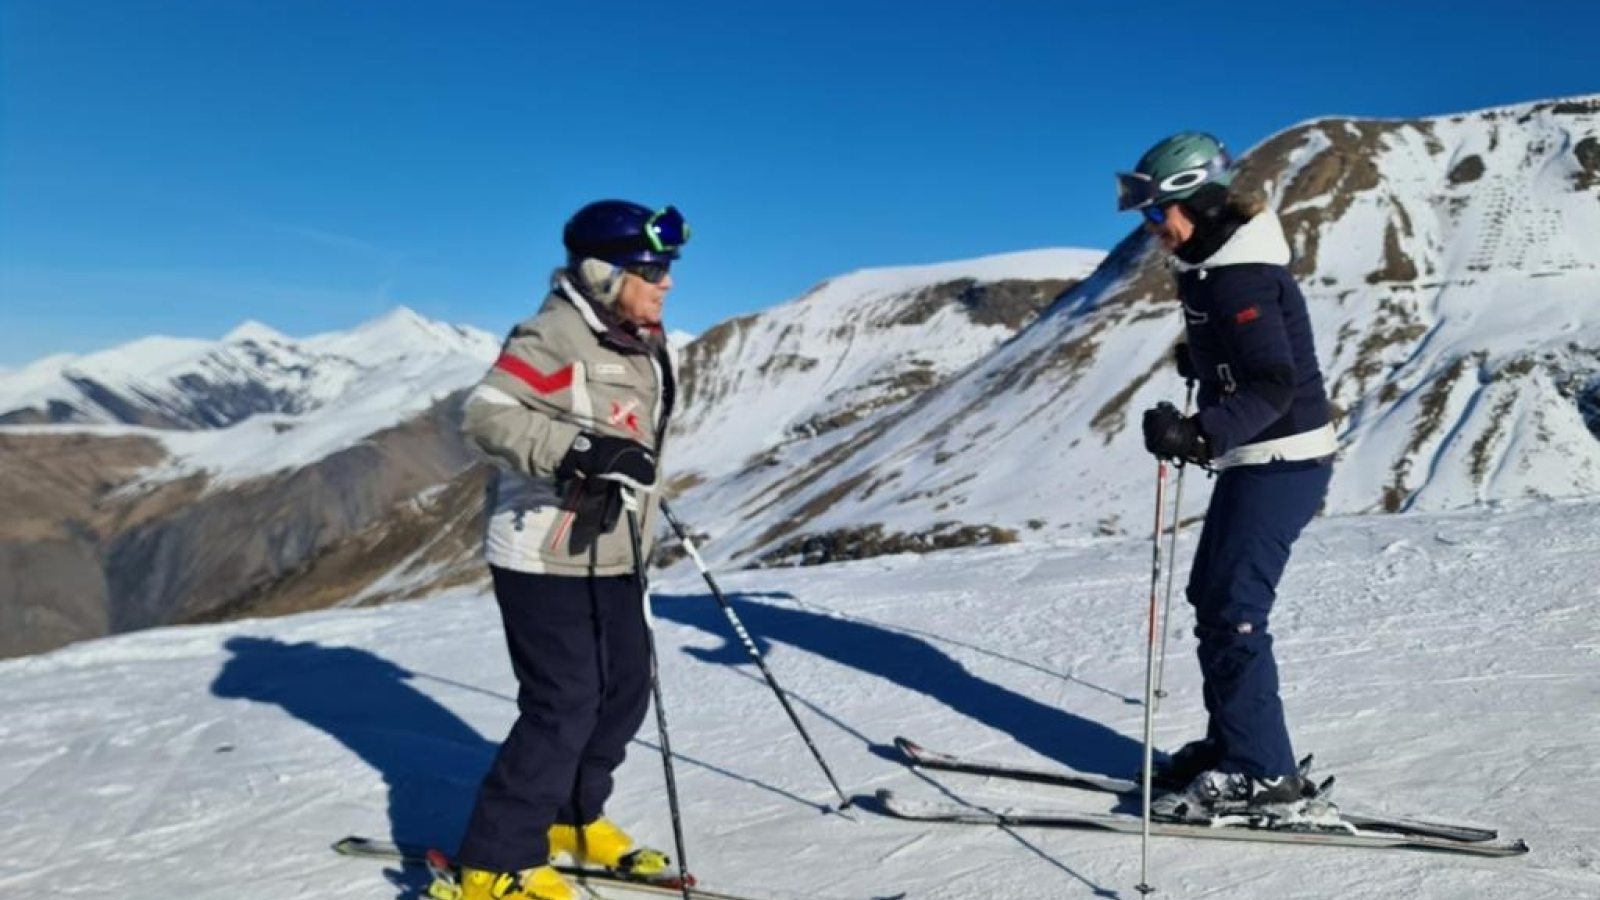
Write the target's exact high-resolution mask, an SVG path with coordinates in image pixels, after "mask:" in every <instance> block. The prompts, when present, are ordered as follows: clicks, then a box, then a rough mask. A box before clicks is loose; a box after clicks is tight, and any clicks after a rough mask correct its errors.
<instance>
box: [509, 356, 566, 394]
mask: <svg viewBox="0 0 1600 900" xmlns="http://www.w3.org/2000/svg"><path fill="white" fill-rule="evenodd" d="M494 367H495V368H496V369H499V370H501V371H503V372H507V373H509V374H510V375H512V376H513V377H515V378H516V379H517V380H518V381H521V382H522V383H523V384H526V385H527V386H528V387H531V388H533V390H534V392H535V393H538V394H554V393H555V392H556V391H564V390H566V389H567V388H569V387H572V366H567V367H566V368H565V369H561V370H559V371H556V372H551V373H550V374H549V375H546V374H545V373H543V372H541V371H539V370H538V369H535V368H534V367H533V366H530V365H528V364H527V363H525V362H523V361H522V360H520V359H517V358H516V357H515V356H512V355H511V354H509V353H502V354H500V358H499V359H497V360H495V363H494Z"/></svg>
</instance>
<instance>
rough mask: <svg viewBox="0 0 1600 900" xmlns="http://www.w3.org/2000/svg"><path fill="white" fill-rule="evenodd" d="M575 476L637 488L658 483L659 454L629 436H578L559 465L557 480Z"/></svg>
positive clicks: (566, 479)
mask: <svg viewBox="0 0 1600 900" xmlns="http://www.w3.org/2000/svg"><path fill="white" fill-rule="evenodd" d="M575 477H582V478H585V479H601V480H605V481H615V482H619V483H621V484H624V485H627V486H628V487H630V488H633V489H634V490H639V491H649V490H653V489H654V488H655V486H656V455H655V452H654V451H652V450H651V449H650V448H648V447H646V446H644V445H643V444H641V443H639V442H637V441H630V440H628V439H627V438H619V437H609V436H607V435H603V434H589V433H587V432H585V433H583V434H580V435H578V438H577V440H575V441H573V442H572V447H571V448H570V449H568V450H567V455H566V456H565V457H563V458H562V460H561V465H559V466H557V467H556V480H557V481H569V480H571V479H572V478H575Z"/></svg>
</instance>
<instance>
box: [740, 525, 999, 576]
mask: <svg viewBox="0 0 1600 900" xmlns="http://www.w3.org/2000/svg"><path fill="white" fill-rule="evenodd" d="M1016 541H1017V533H1016V532H1015V531H1012V530H1011V529H1009V528H998V527H996V526H993V525H958V524H956V523H954V522H940V523H939V524H937V525H934V526H933V527H932V528H930V529H928V530H926V531H921V532H912V533H904V532H894V533H890V534H885V533H884V531H883V526H882V525H877V524H874V525H866V526H862V527H859V528H837V529H834V530H832V531H828V532H823V533H821V534H806V535H801V536H799V537H796V538H793V539H791V540H788V541H785V542H784V543H783V544H781V545H779V546H778V547H776V548H774V549H773V550H771V551H769V552H767V553H764V554H762V556H761V557H760V558H759V559H757V560H756V561H755V562H754V563H752V564H751V565H750V566H749V568H772V567H775V566H815V565H822V564H824V563H830V562H839V561H841V560H847V559H868V558H871V557H874V556H888V555H891V554H895V553H931V552H933V551H935V550H948V549H951V548H953V547H979V546H988V545H992V544H1013V543H1016Z"/></svg>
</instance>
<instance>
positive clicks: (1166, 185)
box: [1117, 153, 1232, 221]
mask: <svg viewBox="0 0 1600 900" xmlns="http://www.w3.org/2000/svg"><path fill="white" fill-rule="evenodd" d="M1231 164H1232V160H1231V159H1230V158H1229V157H1228V154H1226V153H1219V154H1217V155H1216V156H1213V157H1212V158H1211V159H1210V160H1209V161H1208V162H1206V164H1205V165H1203V166H1196V167H1194V168H1192V169H1184V170H1183V171H1181V172H1174V173H1173V174H1171V175H1168V176H1167V177H1166V178H1163V179H1161V181H1160V182H1157V181H1156V180H1155V179H1154V178H1151V177H1150V176H1149V175H1146V174H1144V173H1143V172H1118V173H1117V209H1119V210H1129V209H1144V208H1145V207H1148V206H1150V205H1151V204H1154V203H1159V202H1161V201H1162V198H1163V197H1166V196H1167V195H1169V194H1174V193H1177V192H1179V191H1186V190H1189V189H1190V188H1194V187H1199V186H1200V185H1202V184H1205V183H1206V182H1208V181H1211V180H1212V179H1214V178H1216V177H1217V176H1218V175H1221V174H1222V173H1223V172H1226V171H1227V170H1228V166H1229V165H1231ZM1151 221H1155V220H1153V219H1152V220H1151Z"/></svg>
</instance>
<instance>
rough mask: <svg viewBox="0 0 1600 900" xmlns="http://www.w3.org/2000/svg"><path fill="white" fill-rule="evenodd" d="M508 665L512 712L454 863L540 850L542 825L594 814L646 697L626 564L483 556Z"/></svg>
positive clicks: (528, 855)
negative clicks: (545, 567) (502, 560)
mask: <svg viewBox="0 0 1600 900" xmlns="http://www.w3.org/2000/svg"><path fill="white" fill-rule="evenodd" d="M490 570H491V572H492V573H493V575H494V596H495V600H496V601H498V602H499V605H500V616H501V619H502V621H503V623H504V625H505V635H506V644H507V646H508V647H509V648H510V650H511V667H512V670H513V671H514V672H515V673H516V676H517V710H518V713H519V715H518V716H517V721H516V723H515V724H514V725H512V726H511V733H510V735H508V736H507V737H506V740H505V743H504V744H502V745H501V746H500V752H499V754H498V755H497V756H496V757H495V761H494V765H493V767H492V768H490V770H489V774H488V776H487V777H486V778H485V779H484V781H483V786H482V787H481V788H480V789H479V791H478V801H477V806H476V807H475V808H474V809H473V812H472V819H471V820H470V822H469V823H468V825H467V834H466V837H465V838H464V839H463V840H462V842H461V851H460V853H459V854H458V858H459V861H460V862H461V864H462V865H466V866H471V867H472V868H475V869H488V870H490V871H495V872H515V871H521V870H523V869H527V868H531V867H533V866H542V865H545V864H547V863H548V862H549V857H550V843H549V835H548V833H549V829H550V826H551V825H554V824H557V823H561V824H567V825H584V824H587V823H589V822H592V821H594V820H595V819H597V818H599V817H600V815H601V814H602V812H603V811H604V807H605V802H606V799H607V798H608V797H610V796H611V786H612V780H611V773H612V772H613V771H615V770H616V768H617V767H618V766H620V765H621V764H622V759H623V756H624V753H625V751H626V750H627V745H628V741H630V740H632V739H633V736H634V734H635V733H637V732H638V730H639V726H640V725H641V724H642V723H643V722H644V717H645V712H646V711H647V710H648V709H649V704H650V635H649V632H648V630H647V626H646V624H645V620H644V612H643V609H642V607H641V605H640V598H639V586H638V583H637V582H636V581H635V580H634V577H633V576H632V575H624V576H617V577H605V578H583V577H572V576H561V575H533V574H528V573H525V572H515V571H512V570H510V569H501V568H498V567H492V566H491V567H490Z"/></svg>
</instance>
